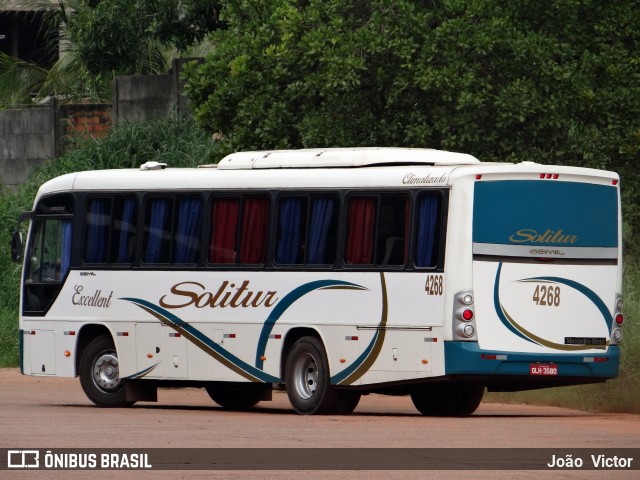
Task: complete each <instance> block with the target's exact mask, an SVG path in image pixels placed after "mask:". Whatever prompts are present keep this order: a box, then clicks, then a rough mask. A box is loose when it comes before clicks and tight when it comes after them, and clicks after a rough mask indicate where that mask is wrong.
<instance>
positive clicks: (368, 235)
mask: <svg viewBox="0 0 640 480" xmlns="http://www.w3.org/2000/svg"><path fill="white" fill-rule="evenodd" d="M376 200H377V199H376V197H351V198H349V201H348V204H347V240H346V242H347V243H346V247H345V254H344V261H345V263H346V264H349V265H369V264H371V263H373V247H374V241H375V237H374V232H375V224H376V207H377V205H376V203H377V202H376Z"/></svg>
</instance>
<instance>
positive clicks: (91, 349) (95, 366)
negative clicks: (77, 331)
mask: <svg viewBox="0 0 640 480" xmlns="http://www.w3.org/2000/svg"><path fill="white" fill-rule="evenodd" d="M79 375H80V385H81V386H82V390H84V393H85V395H86V396H87V397H88V398H89V400H91V401H92V402H93V403H94V404H96V405H97V406H99V407H128V406H130V405H133V404H134V403H135V402H132V401H127V399H126V396H125V390H124V383H123V381H122V379H121V378H120V368H119V363H118V354H117V352H116V349H115V346H114V345H113V340H112V339H111V337H110V336H109V335H101V336H99V337H96V338H95V339H93V340H92V341H91V343H89V345H87V348H86V349H85V351H84V353H83V354H82V357H81V358H80V368H79Z"/></svg>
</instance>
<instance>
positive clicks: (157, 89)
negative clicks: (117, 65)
mask: <svg viewBox="0 0 640 480" xmlns="http://www.w3.org/2000/svg"><path fill="white" fill-rule="evenodd" d="M202 61H203V59H201V58H179V59H175V60H173V62H172V63H171V72H170V73H169V74H167V75H130V76H126V77H116V78H115V80H114V87H113V110H114V111H113V118H114V122H115V124H118V123H122V122H130V123H138V122H145V121H147V120H153V119H155V118H165V117H168V116H169V115H171V114H172V113H178V114H179V115H189V114H190V113H191V110H190V108H189V102H188V99H187V97H185V96H184V95H183V94H182V92H183V90H184V82H182V80H180V73H181V71H182V67H183V65H184V64H185V63H187V62H202Z"/></svg>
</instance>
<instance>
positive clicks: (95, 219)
mask: <svg viewBox="0 0 640 480" xmlns="http://www.w3.org/2000/svg"><path fill="white" fill-rule="evenodd" d="M85 225H86V229H85V238H84V261H85V262H87V263H105V262H106V261H107V253H108V251H109V236H110V231H111V199H110V198H94V199H91V200H89V202H87V211H86V215H85Z"/></svg>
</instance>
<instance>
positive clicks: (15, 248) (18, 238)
mask: <svg viewBox="0 0 640 480" xmlns="http://www.w3.org/2000/svg"><path fill="white" fill-rule="evenodd" d="M23 258H24V244H23V243H22V232H21V231H20V230H16V231H15V232H13V235H12V236H11V260H13V261H14V262H16V263H19V262H22V259H23Z"/></svg>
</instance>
